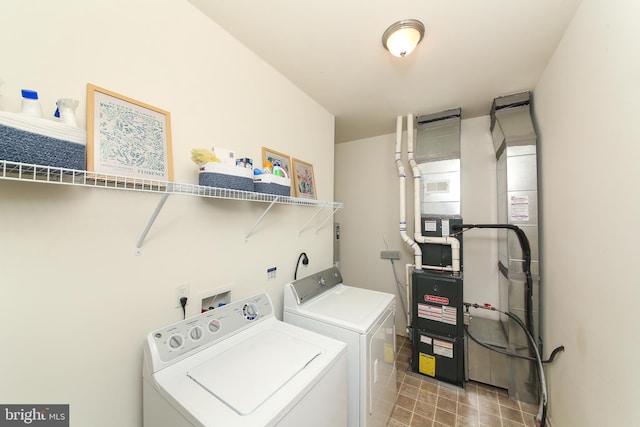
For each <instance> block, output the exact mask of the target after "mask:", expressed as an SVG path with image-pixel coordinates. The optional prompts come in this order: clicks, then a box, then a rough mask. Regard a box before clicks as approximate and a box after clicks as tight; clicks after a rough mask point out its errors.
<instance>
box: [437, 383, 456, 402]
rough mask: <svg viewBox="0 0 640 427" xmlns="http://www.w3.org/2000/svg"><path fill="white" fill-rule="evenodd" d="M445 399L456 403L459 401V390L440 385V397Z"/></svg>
mask: <svg viewBox="0 0 640 427" xmlns="http://www.w3.org/2000/svg"><path fill="white" fill-rule="evenodd" d="M440 396H442V397H445V398H447V399H449V400H453V401H454V402H457V401H458V390H454V389H451V388H449V387H447V386H444V385H440V389H438V397H440Z"/></svg>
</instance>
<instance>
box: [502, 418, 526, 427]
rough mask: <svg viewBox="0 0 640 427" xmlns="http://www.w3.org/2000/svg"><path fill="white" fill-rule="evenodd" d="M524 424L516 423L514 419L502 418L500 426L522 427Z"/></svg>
mask: <svg viewBox="0 0 640 427" xmlns="http://www.w3.org/2000/svg"><path fill="white" fill-rule="evenodd" d="M523 426H524V424H520V423H517V422H515V421H511V420H506V419H504V418H503V419H502V427H523Z"/></svg>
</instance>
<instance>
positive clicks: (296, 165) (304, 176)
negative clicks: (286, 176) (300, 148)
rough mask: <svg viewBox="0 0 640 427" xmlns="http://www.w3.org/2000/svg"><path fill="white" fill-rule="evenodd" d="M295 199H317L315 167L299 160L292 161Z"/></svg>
mask: <svg viewBox="0 0 640 427" xmlns="http://www.w3.org/2000/svg"><path fill="white" fill-rule="evenodd" d="M292 169H293V182H294V187H295V197H301V198H304V199H317V198H318V197H317V194H316V179H315V177H314V176H313V165H312V164H311V163H307V162H304V161H302V160H299V159H295V158H294V159H292Z"/></svg>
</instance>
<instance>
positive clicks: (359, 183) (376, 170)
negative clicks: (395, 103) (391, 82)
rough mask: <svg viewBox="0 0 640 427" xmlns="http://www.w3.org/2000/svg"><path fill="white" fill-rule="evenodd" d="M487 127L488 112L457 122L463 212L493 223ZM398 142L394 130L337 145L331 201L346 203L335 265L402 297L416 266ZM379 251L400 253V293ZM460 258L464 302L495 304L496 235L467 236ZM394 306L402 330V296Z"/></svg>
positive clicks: (351, 278) (471, 219)
mask: <svg viewBox="0 0 640 427" xmlns="http://www.w3.org/2000/svg"><path fill="white" fill-rule="evenodd" d="M434 112H435V111H434ZM422 113H423V112H420V114H422ZM424 113H425V114H426V113H431V112H424ZM404 126H405V128H406V120H405V121H404ZM489 126H490V120H489V116H484V117H478V118H475V119H467V120H462V124H461V134H460V148H461V152H462V154H461V162H462V172H461V180H462V184H461V185H462V199H461V201H462V216H463V219H464V221H465V222H468V223H494V222H495V221H496V218H497V207H496V204H497V201H496V192H497V190H496V183H495V180H496V175H495V174H496V169H495V167H496V165H495V163H496V160H495V153H494V151H493V143H492V141H491V134H490V132H489ZM395 141H396V136H395V135H394V134H391V135H383V136H379V137H375V138H367V139H363V140H358V141H353V142H348V143H344V144H338V145H336V154H335V155H336V163H335V175H336V176H335V181H336V190H335V193H336V199H337V200H340V201H342V202H344V203H345V209H343V210H341V211H340V212H338V213H337V214H336V221H337V222H339V223H340V231H341V239H340V242H341V243H340V244H341V247H340V251H341V252H340V266H341V271H342V273H343V276H344V280H345V282H348V283H350V284H353V285H356V286H361V287H365V288H370V289H375V290H379V291H384V292H391V293H395V294H396V296H397V298H400V297H402V298H403V299H404V300H405V301H406V292H405V291H406V287H405V286H406V280H405V265H406V264H409V263H413V252H412V251H411V250H410V249H409V247H408V246H407V245H406V244H405V243H404V242H403V241H402V239H401V237H400V225H399V218H400V208H399V203H400V202H399V200H400V199H399V197H400V196H399V194H400V189H399V178H398V170H397V168H396V164H395V157H394V152H395ZM402 141H403V142H402V150H403V154H402V158H403V161H404V163H405V168H406V171H407V176H408V179H407V184H406V187H407V191H406V194H407V228H408V230H409V233H410V234H411V235H413V218H414V217H413V183H412V181H413V180H412V179H411V176H412V175H411V172H410V170H409V168H408V164H407V162H406V150H407V148H406V147H407V136H406V132H405V134H404V135H403V137H402ZM383 250H397V251H400V252H401V257H402V259H401V260H399V261H394V266H395V271H396V274H397V277H398V280H399V281H400V282H401V287H400V289H401V290H398V287H397V286H396V284H395V277H394V274H393V268H394V267H392V266H391V263H390V261H388V260H382V259H380V251H383ZM463 257H464V261H463V262H464V281H465V290H464V296H465V299H467V300H469V301H471V302H479V303H485V302H488V303H492V304H498V289H497V279H498V267H497V242H496V239H495V232H494V231H493V230H474V231H472V232H469V233H467V234H465V235H464V254H463ZM397 307H398V315H397V316H396V328H397V331H398V333H400V334H402V335H406V331H405V328H406V324H407V322H406V315H403V314H402V311H403V310H402V307H401V304H400V300H399V299H398V301H397ZM480 315H484V313H481V314H480Z"/></svg>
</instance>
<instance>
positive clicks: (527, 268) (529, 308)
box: [451, 224, 535, 356]
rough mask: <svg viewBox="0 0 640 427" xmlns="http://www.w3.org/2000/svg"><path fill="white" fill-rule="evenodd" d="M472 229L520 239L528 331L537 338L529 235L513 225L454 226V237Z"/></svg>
mask: <svg viewBox="0 0 640 427" xmlns="http://www.w3.org/2000/svg"><path fill="white" fill-rule="evenodd" d="M472 228H490V229H507V230H512V231H513V232H515V233H516V236H517V237H518V242H519V243H520V248H521V249H522V257H523V259H524V266H523V271H524V274H525V277H526V285H525V301H524V305H525V312H526V314H527V316H526V323H527V329H528V330H529V332H530V333H531V335H533V336H535V331H534V330H533V278H532V276H531V246H530V245H529V239H528V238H527V235H526V234H525V233H524V231H522V229H521V228H520V227H518V226H517V225H513V224H452V225H451V230H452V231H453V232H454V235H455V234H457V233H456V230H458V232H459V233H462V232H463V230H464V229H472ZM532 356H533V355H532Z"/></svg>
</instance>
